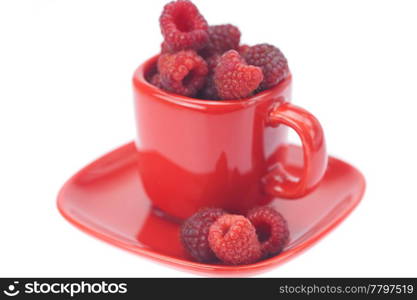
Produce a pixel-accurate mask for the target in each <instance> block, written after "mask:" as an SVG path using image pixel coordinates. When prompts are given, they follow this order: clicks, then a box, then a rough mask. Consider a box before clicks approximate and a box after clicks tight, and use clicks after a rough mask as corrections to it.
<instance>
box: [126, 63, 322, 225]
mask: <svg viewBox="0 0 417 300" xmlns="http://www.w3.org/2000/svg"><path fill="white" fill-rule="evenodd" d="M156 60H157V57H153V58H152V59H150V60H148V61H146V62H145V63H144V64H142V65H141V66H140V67H139V68H138V69H137V70H136V72H135V74H134V77H133V89H134V97H135V113H136V127H137V138H136V148H137V153H138V168H139V174H140V177H141V180H142V184H143V185H144V190H145V191H146V193H147V194H148V196H149V198H150V199H151V200H152V202H153V205H154V206H156V207H158V208H159V209H161V210H162V211H164V212H165V213H167V214H169V215H171V216H175V217H179V218H187V217H189V216H190V215H192V214H193V213H194V212H196V211H197V210H198V209H199V208H202V207H222V208H224V209H226V210H229V211H231V212H240V213H244V212H246V211H247V210H248V209H250V208H252V207H254V206H256V205H260V204H264V203H267V202H268V201H269V200H270V199H271V198H273V197H283V198H289V199H294V198H297V197H301V196H303V195H305V194H306V193H308V192H309V191H310V190H312V189H314V187H315V186H316V185H317V184H318V183H319V181H320V179H321V178H322V176H323V174H324V172H325V170H326V166H327V154H326V147H325V140H324V135H323V131H322V128H321V126H320V123H319V122H318V121H317V119H316V118H315V117H314V116H313V115H312V114H310V113H309V112H307V111H306V110H304V109H302V108H299V107H297V106H294V105H292V104H291V103H289V102H290V99H291V76H288V78H286V79H285V80H284V81H283V82H281V83H280V84H279V85H277V86H276V87H273V88H271V89H269V90H267V91H263V92H261V93H259V94H257V95H255V96H253V97H251V98H249V99H244V100H227V101H209V100H199V99H193V98H188V97H183V96H179V95H174V94H171V93H168V92H165V91H162V90H160V89H158V88H157V87H155V86H153V85H151V84H150V83H148V82H147V80H146V79H145V75H146V74H147V73H148V72H151V71H152V69H153V68H155V63H156ZM288 127H290V128H292V129H294V130H295V131H296V132H297V134H298V135H299V137H300V139H301V142H302V145H303V150H304V155H303V157H304V168H303V170H302V171H301V172H299V176H297V178H293V176H291V174H290V173H287V172H286V170H285V166H282V165H281V164H280V158H279V156H280V154H279V153H280V151H279V149H280V146H282V145H284V144H285V143H286V138H287V128H288Z"/></svg>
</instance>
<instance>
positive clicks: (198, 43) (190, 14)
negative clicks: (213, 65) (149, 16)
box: [159, 0, 208, 52]
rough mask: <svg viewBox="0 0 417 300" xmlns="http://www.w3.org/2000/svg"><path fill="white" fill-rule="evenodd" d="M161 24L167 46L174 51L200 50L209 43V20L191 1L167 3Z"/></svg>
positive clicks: (183, 0)
mask: <svg viewBox="0 0 417 300" xmlns="http://www.w3.org/2000/svg"><path fill="white" fill-rule="evenodd" d="M159 24H160V26H161V32H162V35H163V36H164V39H165V42H166V44H167V46H168V47H169V48H170V49H171V50H172V51H174V52H175V51H179V50H186V49H193V50H198V49H202V48H204V47H205V46H206V45H207V42H208V25H207V21H206V20H205V19H204V17H203V16H202V15H201V14H200V12H199V11H198V9H197V7H196V6H195V5H194V4H193V3H191V2H190V1H187V0H178V1H172V2H170V3H168V4H167V5H165V7H164V10H163V11H162V14H161V16H160V18H159Z"/></svg>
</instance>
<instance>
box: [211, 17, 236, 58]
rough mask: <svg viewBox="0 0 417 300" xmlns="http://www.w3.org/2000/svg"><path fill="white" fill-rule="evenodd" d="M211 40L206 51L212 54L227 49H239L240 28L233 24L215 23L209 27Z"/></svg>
mask: <svg viewBox="0 0 417 300" xmlns="http://www.w3.org/2000/svg"><path fill="white" fill-rule="evenodd" d="M208 34H209V41H208V44H207V47H206V48H204V50H203V51H204V53H206V55H208V56H211V55H213V54H220V55H221V54H223V53H224V52H226V51H227V50H231V49H234V50H237V49H238V48H239V43H240V35H241V34H240V30H239V28H237V27H236V26H233V25H231V24H225V25H214V26H209V28H208Z"/></svg>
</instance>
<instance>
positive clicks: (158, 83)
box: [149, 73, 162, 88]
mask: <svg viewBox="0 0 417 300" xmlns="http://www.w3.org/2000/svg"><path fill="white" fill-rule="evenodd" d="M149 82H150V83H151V84H153V85H154V86H156V87H158V88H162V84H161V75H159V74H158V73H156V74H154V75H153V76H152V77H151V79H150V80H149Z"/></svg>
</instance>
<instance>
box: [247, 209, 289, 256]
mask: <svg viewBox="0 0 417 300" xmlns="http://www.w3.org/2000/svg"><path fill="white" fill-rule="evenodd" d="M247 218H248V219H249V221H251V222H252V224H253V226H255V228H256V234H257V235H258V240H259V242H260V243H261V250H262V254H263V256H269V255H273V254H277V253H279V252H281V251H282V249H283V248H284V246H285V245H286V243H287V242H288V238H289V231H288V226H287V221H285V219H284V218H283V216H282V215H281V214H280V213H279V212H277V211H276V210H275V209H273V208H272V207H267V206H263V207H258V208H254V209H252V210H251V211H249V213H248V214H247Z"/></svg>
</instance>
